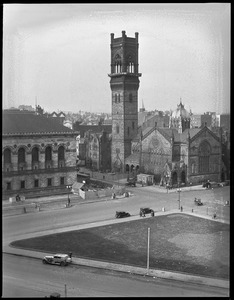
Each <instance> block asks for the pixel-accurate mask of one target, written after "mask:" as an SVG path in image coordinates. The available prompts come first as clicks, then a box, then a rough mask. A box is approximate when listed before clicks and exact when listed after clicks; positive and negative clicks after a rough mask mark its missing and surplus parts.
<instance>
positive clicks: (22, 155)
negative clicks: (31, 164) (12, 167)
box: [18, 148, 25, 163]
mask: <svg viewBox="0 0 234 300" xmlns="http://www.w3.org/2000/svg"><path fill="white" fill-rule="evenodd" d="M24 162H25V149H24V148H19V150H18V163H24Z"/></svg>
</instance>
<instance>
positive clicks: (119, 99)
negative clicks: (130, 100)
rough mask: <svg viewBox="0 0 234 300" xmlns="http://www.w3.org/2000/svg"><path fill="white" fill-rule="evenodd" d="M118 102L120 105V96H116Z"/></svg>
mask: <svg viewBox="0 0 234 300" xmlns="http://www.w3.org/2000/svg"><path fill="white" fill-rule="evenodd" d="M118 102H119V103H120V94H118Z"/></svg>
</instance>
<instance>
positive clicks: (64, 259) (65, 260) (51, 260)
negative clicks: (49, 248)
mask: <svg viewBox="0 0 234 300" xmlns="http://www.w3.org/2000/svg"><path fill="white" fill-rule="evenodd" d="M42 262H43V264H51V265H60V266H67V265H68V264H70V263H71V262H72V257H71V255H70V256H69V255H68V254H55V255H46V256H44V258H43V260H42Z"/></svg>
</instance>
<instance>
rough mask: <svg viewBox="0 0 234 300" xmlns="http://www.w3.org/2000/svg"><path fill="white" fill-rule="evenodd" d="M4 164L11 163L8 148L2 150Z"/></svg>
mask: <svg viewBox="0 0 234 300" xmlns="http://www.w3.org/2000/svg"><path fill="white" fill-rule="evenodd" d="M3 155H4V163H5V164H10V163H11V150H10V149H9V148H7V149H5V150H4V154H3Z"/></svg>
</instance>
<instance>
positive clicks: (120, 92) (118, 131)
mask: <svg viewBox="0 0 234 300" xmlns="http://www.w3.org/2000/svg"><path fill="white" fill-rule="evenodd" d="M110 47H111V74H109V77H110V78H111V79H110V87H111V91H112V150H111V160H112V169H113V170H115V171H120V172H123V171H124V166H125V159H126V158H127V157H128V156H129V155H130V154H131V141H132V139H133V138H134V137H135V136H136V135H137V127H138V88H139V77H140V76H141V74H140V73H138V47H139V44H138V33H137V32H136V33H135V38H132V37H127V36H126V34H125V31H122V36H121V37H118V38H114V34H113V33H111V45H110Z"/></svg>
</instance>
